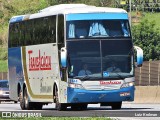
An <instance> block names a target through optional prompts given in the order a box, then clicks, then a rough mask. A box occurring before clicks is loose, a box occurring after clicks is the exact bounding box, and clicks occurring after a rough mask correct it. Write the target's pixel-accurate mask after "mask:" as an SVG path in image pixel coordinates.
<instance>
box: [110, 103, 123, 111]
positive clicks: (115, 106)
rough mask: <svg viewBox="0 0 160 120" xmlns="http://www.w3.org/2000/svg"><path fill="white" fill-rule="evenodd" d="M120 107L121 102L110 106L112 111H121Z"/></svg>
mask: <svg viewBox="0 0 160 120" xmlns="http://www.w3.org/2000/svg"><path fill="white" fill-rule="evenodd" d="M121 106H122V102H115V103H113V104H112V109H113V110H119V109H121Z"/></svg>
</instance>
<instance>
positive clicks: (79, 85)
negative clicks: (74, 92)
mask: <svg viewBox="0 0 160 120" xmlns="http://www.w3.org/2000/svg"><path fill="white" fill-rule="evenodd" d="M69 87H71V88H79V89H83V86H82V85H81V84H74V83H70V84H69Z"/></svg>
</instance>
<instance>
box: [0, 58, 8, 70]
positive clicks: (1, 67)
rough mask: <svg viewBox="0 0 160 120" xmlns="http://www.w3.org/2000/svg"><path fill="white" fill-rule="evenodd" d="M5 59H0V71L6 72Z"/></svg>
mask: <svg viewBox="0 0 160 120" xmlns="http://www.w3.org/2000/svg"><path fill="white" fill-rule="evenodd" d="M7 70H8V67H7V60H5V61H4V60H0V72H7Z"/></svg>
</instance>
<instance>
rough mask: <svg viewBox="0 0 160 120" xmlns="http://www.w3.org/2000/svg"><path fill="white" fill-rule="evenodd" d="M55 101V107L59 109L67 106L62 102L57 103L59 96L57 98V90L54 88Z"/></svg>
mask: <svg viewBox="0 0 160 120" xmlns="http://www.w3.org/2000/svg"><path fill="white" fill-rule="evenodd" d="M55 102H56V109H57V110H59V111H63V110H66V109H67V106H66V105H65V104H63V103H59V98H58V90H57V88H55Z"/></svg>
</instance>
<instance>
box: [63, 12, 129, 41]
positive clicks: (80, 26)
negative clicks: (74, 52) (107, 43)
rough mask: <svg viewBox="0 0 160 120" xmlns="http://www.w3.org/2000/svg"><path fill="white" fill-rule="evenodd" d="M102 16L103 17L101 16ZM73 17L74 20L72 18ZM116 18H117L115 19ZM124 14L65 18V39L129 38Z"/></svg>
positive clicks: (71, 16)
mask: <svg viewBox="0 0 160 120" xmlns="http://www.w3.org/2000/svg"><path fill="white" fill-rule="evenodd" d="M102 15H103V16H102ZM73 16H75V18H74V17H73ZM115 16H117V17H115ZM130 36H131V34H130V29H129V23H128V20H127V16H126V14H115V15H113V14H108V13H105V14H104V13H103V14H102V13H99V14H98V13H97V14H83V16H82V14H74V15H73V14H71V15H68V17H67V30H66V37H67V39H83V38H84V39H92V38H102V37H104V38H113V37H130Z"/></svg>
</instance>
